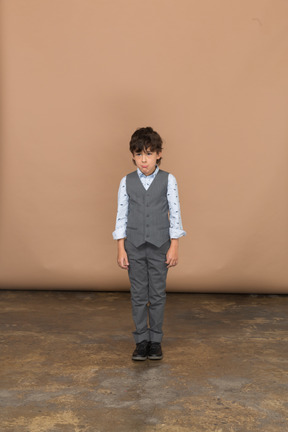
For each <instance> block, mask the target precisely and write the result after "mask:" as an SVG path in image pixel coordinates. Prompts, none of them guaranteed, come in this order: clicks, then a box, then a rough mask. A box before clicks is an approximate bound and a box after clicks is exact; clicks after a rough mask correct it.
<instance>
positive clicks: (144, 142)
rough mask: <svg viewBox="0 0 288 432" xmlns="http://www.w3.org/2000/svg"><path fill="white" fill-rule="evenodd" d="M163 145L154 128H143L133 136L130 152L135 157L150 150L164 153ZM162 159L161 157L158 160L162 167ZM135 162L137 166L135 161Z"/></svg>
mask: <svg viewBox="0 0 288 432" xmlns="http://www.w3.org/2000/svg"><path fill="white" fill-rule="evenodd" d="M162 144H163V141H162V138H161V137H160V135H159V134H158V133H157V132H156V131H154V130H153V129H152V127H143V128H139V129H137V130H136V131H135V132H134V133H133V135H132V136H131V140H130V151H131V153H132V154H133V155H134V154H135V153H141V152H142V151H144V152H147V150H148V149H149V150H150V151H152V152H157V153H160V152H161V151H162ZM161 159H162V158H161V157H160V158H159V159H157V161H156V162H157V164H158V165H160V163H161ZM133 162H134V164H135V161H134V159H133ZM135 165H136V164H135Z"/></svg>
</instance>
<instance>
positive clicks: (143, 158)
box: [142, 153, 146, 162]
mask: <svg viewBox="0 0 288 432" xmlns="http://www.w3.org/2000/svg"><path fill="white" fill-rule="evenodd" d="M145 161H146V154H145V153H142V162H145Z"/></svg>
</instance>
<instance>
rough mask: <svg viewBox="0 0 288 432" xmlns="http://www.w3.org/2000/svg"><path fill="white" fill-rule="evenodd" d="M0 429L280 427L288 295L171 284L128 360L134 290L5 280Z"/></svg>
mask: <svg viewBox="0 0 288 432" xmlns="http://www.w3.org/2000/svg"><path fill="white" fill-rule="evenodd" d="M0 306H1V309H0V310H1V323H0V341H1V369H0V407H1V412H0V431H1V432H6V431H7V432H8V431H9V432H10V431H11V432H112V431H113V432H114V431H115V432H130V431H131V432H132V431H133V432H138V431H139V432H153V431H155V432H158V431H159V432H202V431H203V432H236V431H237V432H250V431H251V432H252V431H253V432H258V431H263V432H275V431H279V432H280V431H281V432H286V431H287V430H288V322H287V316H288V297H287V296H258V295H254V296H253V295H224V294H218V295H217V294H210V295H208V294H168V298H167V306H166V319H165V327H164V330H165V336H164V340H163V351H164V359H163V360H162V361H158V362H157V361H154V362H153V361H150V360H147V361H144V362H133V361H132V360H131V354H132V351H133V349H134V342H133V339H132V334H131V331H132V330H133V323H132V319H131V310H130V297H129V293H95V292H65V291H64V292H63V291H62V292H55V291H54V292H53V291H0Z"/></svg>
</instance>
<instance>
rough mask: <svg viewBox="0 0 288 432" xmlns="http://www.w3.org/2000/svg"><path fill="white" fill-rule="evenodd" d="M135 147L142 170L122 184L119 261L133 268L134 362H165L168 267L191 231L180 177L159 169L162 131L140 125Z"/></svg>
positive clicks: (133, 139)
mask: <svg viewBox="0 0 288 432" xmlns="http://www.w3.org/2000/svg"><path fill="white" fill-rule="evenodd" d="M130 151H131V153H132V155H133V159H132V160H133V163H134V165H136V167H137V170H136V171H133V172H132V173H130V174H128V175H127V176H126V177H124V178H123V179H122V180H121V182H120V187H119V191H118V210H117V218H116V227H115V231H114V232H113V238H114V239H115V240H118V257H117V262H118V265H119V266H120V267H121V268H122V269H125V270H128V275H129V279H130V284H131V290H130V291H131V302H132V315H133V319H134V323H135V327H136V330H135V331H134V332H133V334H134V339H135V342H136V348H135V350H134V352H133V354H132V360H146V359H147V357H148V359H150V360H161V359H162V357H163V354H162V348H161V341H162V337H163V332H162V324H163V316H164V307H165V302H166V277H167V271H168V268H170V267H174V266H176V265H177V263H178V239H179V237H182V236H184V235H186V232H185V231H183V228H182V222H181V213H180V204H179V198H178V190H177V183H176V179H175V177H174V176H172V174H169V173H168V172H166V171H162V170H160V169H159V165H160V163H161V159H162V139H161V137H160V136H159V134H158V133H157V132H156V131H154V130H153V129H152V128H151V127H146V128H140V129H137V130H136V131H135V132H134V133H133V135H132V137H131V141H130ZM148 316H149V327H148V324H147V318H148Z"/></svg>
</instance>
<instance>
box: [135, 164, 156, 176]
mask: <svg viewBox="0 0 288 432" xmlns="http://www.w3.org/2000/svg"><path fill="white" fill-rule="evenodd" d="M158 171H159V166H158V165H156V169H155V171H154V172H153V173H152V174H150V175H149V176H146V175H145V174H143V173H142V171H141V170H140V169H139V168H137V173H138V176H139V178H143V177H145V178H147V179H148V178H149V179H150V178H151V179H154V178H155V177H156V175H157V174H158Z"/></svg>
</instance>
